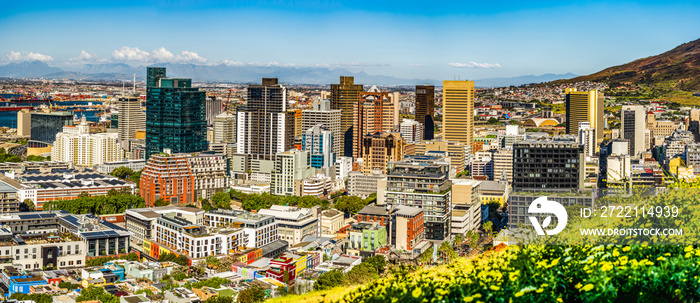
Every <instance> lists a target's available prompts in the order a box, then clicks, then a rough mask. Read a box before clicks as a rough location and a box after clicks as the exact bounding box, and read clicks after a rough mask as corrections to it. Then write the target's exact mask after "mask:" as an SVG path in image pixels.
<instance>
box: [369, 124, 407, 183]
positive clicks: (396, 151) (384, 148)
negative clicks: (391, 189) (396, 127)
mask: <svg viewBox="0 0 700 303" xmlns="http://www.w3.org/2000/svg"><path fill="white" fill-rule="evenodd" d="M405 145H406V141H404V140H403V138H401V135H400V134H397V133H373V134H367V135H365V136H364V138H363V140H362V173H364V174H371V173H372V172H373V171H381V172H382V173H386V167H387V163H389V162H390V161H401V160H403V150H404V146H405Z"/></svg>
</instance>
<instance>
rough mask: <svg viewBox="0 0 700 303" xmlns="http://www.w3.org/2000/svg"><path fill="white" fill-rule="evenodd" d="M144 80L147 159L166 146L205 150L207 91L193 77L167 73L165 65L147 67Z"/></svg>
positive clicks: (176, 149)
mask: <svg viewBox="0 0 700 303" xmlns="http://www.w3.org/2000/svg"><path fill="white" fill-rule="evenodd" d="M146 83H147V93H146V159H148V158H149V157H150V156H151V155H152V154H157V153H160V152H162V151H163V149H166V148H168V149H170V150H171V151H172V152H173V153H193V152H200V151H205V150H207V148H208V142H207V120H206V93H205V92H204V91H200V90H199V89H198V88H193V87H192V79H183V78H168V77H166V76H165V68H164V67H148V70H147V79H146Z"/></svg>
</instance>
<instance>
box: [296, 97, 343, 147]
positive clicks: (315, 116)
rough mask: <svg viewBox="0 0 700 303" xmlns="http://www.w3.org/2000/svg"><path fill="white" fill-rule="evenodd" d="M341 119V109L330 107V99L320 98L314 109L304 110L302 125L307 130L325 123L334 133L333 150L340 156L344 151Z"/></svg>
mask: <svg viewBox="0 0 700 303" xmlns="http://www.w3.org/2000/svg"><path fill="white" fill-rule="evenodd" d="M340 119H341V118H340V110H339V109H330V101H329V100H320V102H319V104H318V105H317V104H316V103H315V104H314V109H311V110H303V111H302V118H301V124H302V125H301V127H302V129H303V130H307V129H309V128H311V127H314V125H316V124H323V125H324V127H325V128H326V129H328V130H329V131H330V132H331V133H333V152H334V153H335V154H336V156H337V157H340V156H341V155H342V154H343V152H344V151H343V149H342V144H341V142H342V141H343V133H342V132H341V130H340Z"/></svg>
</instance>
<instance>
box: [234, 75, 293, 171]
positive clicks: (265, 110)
mask: <svg viewBox="0 0 700 303" xmlns="http://www.w3.org/2000/svg"><path fill="white" fill-rule="evenodd" d="M237 119H238V121H237V124H238V126H237V135H238V138H237V139H236V144H237V145H238V146H237V149H238V153H239V154H254V155H261V156H264V157H265V158H267V159H273V158H274V157H275V154H276V153H279V152H283V151H286V150H289V149H292V148H294V112H288V111H287V88H286V87H285V86H284V85H281V84H279V83H278V82H277V78H263V80H262V84H261V85H257V84H251V85H249V86H248V103H247V105H246V109H245V111H241V112H239V113H238V117H237Z"/></svg>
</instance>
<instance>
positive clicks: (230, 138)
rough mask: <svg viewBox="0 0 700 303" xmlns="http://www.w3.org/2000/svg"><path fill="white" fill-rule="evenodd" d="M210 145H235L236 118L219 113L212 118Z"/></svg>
mask: <svg viewBox="0 0 700 303" xmlns="http://www.w3.org/2000/svg"><path fill="white" fill-rule="evenodd" d="M212 143H236V116H235V115H233V114H229V113H221V114H219V115H218V116H216V118H214V140H213V142H212Z"/></svg>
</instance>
